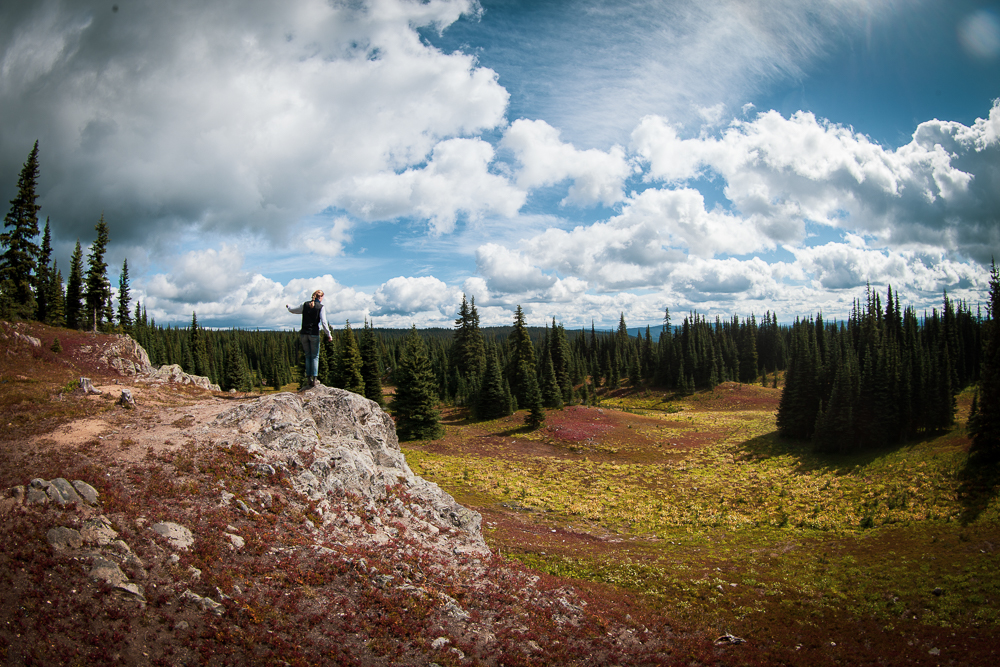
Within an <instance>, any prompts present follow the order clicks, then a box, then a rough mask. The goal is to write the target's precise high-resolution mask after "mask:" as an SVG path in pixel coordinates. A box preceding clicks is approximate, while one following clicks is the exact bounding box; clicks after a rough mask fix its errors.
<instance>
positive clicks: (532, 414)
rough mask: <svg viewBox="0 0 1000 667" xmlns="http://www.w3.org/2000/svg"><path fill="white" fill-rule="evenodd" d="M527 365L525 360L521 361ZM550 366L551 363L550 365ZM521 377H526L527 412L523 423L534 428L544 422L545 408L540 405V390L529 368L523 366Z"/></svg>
mask: <svg viewBox="0 0 1000 667" xmlns="http://www.w3.org/2000/svg"><path fill="white" fill-rule="evenodd" d="M521 363H522V364H524V365H527V362H524V361H522V362H521ZM550 366H551V365H550ZM521 374H522V375H523V377H525V378H527V385H528V386H527V387H526V388H525V405H524V407H526V408H528V414H527V415H526V416H525V418H524V423H525V425H526V426H528V428H532V429H536V428H538V427H540V426H541V425H542V424H544V423H545V409H544V408H543V407H542V392H541V391H539V389H538V380H537V379H536V378H535V374H534V372H533V370H532V369H531V368H524V369H522V371H521Z"/></svg>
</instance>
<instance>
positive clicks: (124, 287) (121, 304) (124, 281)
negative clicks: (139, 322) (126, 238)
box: [118, 259, 132, 332]
mask: <svg viewBox="0 0 1000 667" xmlns="http://www.w3.org/2000/svg"><path fill="white" fill-rule="evenodd" d="M131 300H132V297H131V290H130V288H129V282H128V259H126V260H125V261H124V262H122V272H121V275H120V276H118V324H119V325H120V326H121V327H122V328H123V329H125V331H126V332H128V331H130V330H131V329H132V312H131V311H130V310H129V302H130V301H131Z"/></svg>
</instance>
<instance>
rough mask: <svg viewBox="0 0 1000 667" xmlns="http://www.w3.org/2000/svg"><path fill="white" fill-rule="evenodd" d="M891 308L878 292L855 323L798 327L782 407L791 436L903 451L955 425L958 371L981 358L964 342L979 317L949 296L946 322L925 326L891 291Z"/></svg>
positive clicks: (838, 447) (860, 307)
mask: <svg viewBox="0 0 1000 667" xmlns="http://www.w3.org/2000/svg"><path fill="white" fill-rule="evenodd" d="M886 303H887V304H889V307H887V308H886V309H884V310H883V308H882V303H881V299H880V298H879V296H878V295H877V294H875V293H873V292H872V291H871V289H870V288H869V289H868V291H867V295H866V299H865V303H864V304H862V303H860V302H859V301H856V302H855V304H854V309H853V311H852V314H851V317H850V319H849V320H848V322H847V323H846V325H844V324H840V325H837V324H831V325H827V324H824V323H823V321H822V317H817V318H816V320H815V322H813V321H808V320H807V321H804V322H798V321H797V322H796V324H795V326H794V327H793V331H792V346H791V355H790V361H789V366H788V371H787V373H786V374H785V389H784V392H783V393H782V397H781V404H780V406H779V408H778V428H779V431H780V432H781V434H782V435H785V436H788V437H793V438H812V440H813V441H814V442H815V443H816V445H817V447H819V448H820V449H822V450H826V451H834V452H846V451H855V450H859V449H867V448H878V447H885V446H888V445H893V444H896V443H898V442H901V441H902V440H904V439H906V438H908V437H911V436H913V435H915V434H917V433H920V432H926V431H934V430H937V429H942V428H948V427H950V426H951V425H952V424H953V423H954V419H955V395H956V394H957V392H958V391H959V389H960V388H961V386H963V385H961V378H962V377H964V376H963V375H960V374H959V373H958V372H957V371H956V367H957V366H964V364H965V362H964V359H966V358H967V357H968V356H972V357H974V358H978V356H979V355H978V354H977V352H976V351H975V350H969V349H964V347H963V342H962V341H963V338H962V337H961V336H959V335H957V332H958V331H959V330H960V326H959V323H960V322H965V321H971V319H972V318H971V313H969V311H968V308H967V307H965V306H964V305H962V304H959V305H958V306H957V307H956V305H955V304H954V303H953V302H951V301H950V300H949V299H948V296H947V294H945V295H944V308H943V311H942V312H943V314H944V316H943V317H942V316H940V315H939V313H938V311H937V310H936V309H935V310H934V311H933V313H932V315H931V316H930V317H929V318H926V317H925V318H924V321H923V323H922V325H921V323H919V322H918V319H917V316H916V314H915V313H914V312H913V311H912V309H909V308H907V309H905V310H901V309H900V305H899V299H898V295H897V296H896V297H895V298H894V297H893V294H892V290H891V288H890V289H889V292H888V296H887V298H886ZM962 326H964V324H963V325H962ZM949 331H951V332H952V333H949ZM969 339H970V340H974V339H975V336H974V335H973V336H970V337H969ZM966 376H970V377H971V374H968V373H966Z"/></svg>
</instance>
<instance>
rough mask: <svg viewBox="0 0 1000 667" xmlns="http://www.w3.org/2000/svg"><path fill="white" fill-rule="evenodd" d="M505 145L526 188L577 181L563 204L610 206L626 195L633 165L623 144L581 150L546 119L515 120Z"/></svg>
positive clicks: (518, 177) (502, 142) (519, 178)
mask: <svg viewBox="0 0 1000 667" xmlns="http://www.w3.org/2000/svg"><path fill="white" fill-rule="evenodd" d="M501 146H502V147H503V148H506V149H507V150H510V151H512V152H513V153H514V156H515V158H516V160H517V162H518V165H519V167H518V170H517V174H516V178H517V184H518V185H519V186H520V187H522V188H525V189H533V188H538V187H541V186H546V185H554V184H556V183H559V182H561V181H564V180H566V179H571V180H572V181H573V183H572V185H570V187H569V194H568V195H566V198H565V199H564V200H563V202H562V203H563V204H574V205H579V206H588V205H593V204H598V203H600V204H604V205H605V206H610V205H611V204H614V203H615V202H618V201H621V199H622V198H623V197H624V193H623V188H624V184H625V179H626V178H628V176H629V175H630V174H631V172H632V168H631V166H630V165H629V163H628V161H627V160H626V158H625V151H624V150H623V149H622V148H621V147H620V146H612V147H611V148H610V149H609V150H608V151H607V152H604V151H600V150H597V149H594V148H591V149H589V150H582V151H581V150H577V149H576V148H574V147H573V146H572V145H571V144H567V143H563V142H562V141H561V140H560V139H559V131H558V130H556V129H555V128H554V127H552V126H551V125H549V124H548V123H546V122H545V121H543V120H525V119H523V118H522V119H519V120H516V121H514V122H513V123H511V125H510V127H509V128H508V129H507V132H506V133H505V134H504V137H503V140H502V141H501Z"/></svg>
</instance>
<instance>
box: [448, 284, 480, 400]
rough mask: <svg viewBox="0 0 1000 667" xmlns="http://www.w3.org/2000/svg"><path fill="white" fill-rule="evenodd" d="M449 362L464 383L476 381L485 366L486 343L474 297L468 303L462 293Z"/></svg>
mask: <svg viewBox="0 0 1000 667" xmlns="http://www.w3.org/2000/svg"><path fill="white" fill-rule="evenodd" d="M451 363H452V365H453V366H455V367H456V368H457V369H458V373H459V375H460V376H461V377H462V378H463V379H464V380H465V381H466V383H468V382H470V381H472V382H475V381H477V380H478V378H479V377H480V376H481V375H482V374H483V371H484V370H485V368H486V344H485V342H484V341H483V334H482V332H481V331H480V330H479V313H478V312H477V311H476V297H472V302H471V304H470V303H469V302H467V301H466V300H465V295H464V294H463V295H462V305H461V306H460V307H459V310H458V318H457V319H456V320H455V333H454V343H453V344H452V348H451Z"/></svg>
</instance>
